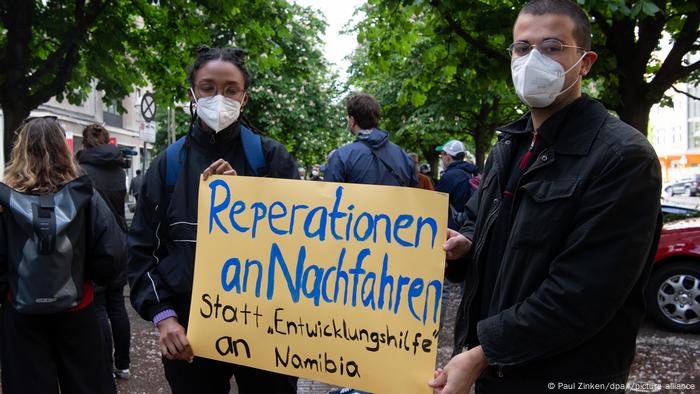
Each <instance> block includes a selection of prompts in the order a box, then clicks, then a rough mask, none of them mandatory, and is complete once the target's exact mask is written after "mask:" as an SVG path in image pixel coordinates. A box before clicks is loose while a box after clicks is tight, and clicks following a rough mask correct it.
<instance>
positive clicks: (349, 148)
mask: <svg viewBox="0 0 700 394" xmlns="http://www.w3.org/2000/svg"><path fill="white" fill-rule="evenodd" d="M346 110H347V121H348V128H349V129H350V132H351V133H352V134H353V135H354V136H355V141H354V142H351V143H349V144H347V145H344V146H342V147H340V148H338V149H337V150H336V151H335V152H334V153H333V154H332V155H330V156H329V158H328V165H327V166H326V171H325V173H324V177H323V179H324V180H325V181H329V182H348V183H364V184H373V185H393V186H416V185H418V178H417V177H416V171H415V169H414V165H413V161H412V160H411V158H410V157H408V155H407V154H406V152H404V150H403V149H401V148H400V147H399V146H398V145H396V144H394V143H393V142H391V141H390V140H389V133H387V132H386V131H384V130H381V129H379V128H378V126H379V117H380V108H379V103H378V102H377V100H376V99H375V98H374V97H372V96H371V95H369V94H366V93H357V94H353V95H351V96H350V97H349V98H348V99H347V103H346Z"/></svg>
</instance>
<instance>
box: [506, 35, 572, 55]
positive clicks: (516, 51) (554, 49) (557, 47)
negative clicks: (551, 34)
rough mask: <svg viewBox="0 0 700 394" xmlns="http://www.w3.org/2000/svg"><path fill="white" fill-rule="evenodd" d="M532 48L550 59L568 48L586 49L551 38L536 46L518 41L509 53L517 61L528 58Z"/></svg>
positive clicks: (511, 46)
mask: <svg viewBox="0 0 700 394" xmlns="http://www.w3.org/2000/svg"><path fill="white" fill-rule="evenodd" d="M532 48H537V49H538V50H539V51H540V53H541V54H543V55H545V56H549V57H556V56H557V55H559V54H560V53H562V52H563V51H564V49H566V48H576V49H580V50H582V51H585V49H583V48H581V47H579V46H576V45H566V44H564V43H563V42H561V41H559V40H556V39H554V38H550V39H547V40H544V41H542V42H541V43H539V44H537V45H535V44H530V43H528V42H524V41H516V42H514V43H512V44H510V46H508V53H510V57H511V58H512V59H517V58H519V57H523V56H527V55H529V54H530V51H532Z"/></svg>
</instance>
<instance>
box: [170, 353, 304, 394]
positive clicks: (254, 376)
mask: <svg viewBox="0 0 700 394" xmlns="http://www.w3.org/2000/svg"><path fill="white" fill-rule="evenodd" d="M163 368H164V369H165V378H166V379H168V383H169V384H170V389H171V390H172V393H173V394H199V393H210V394H228V393H229V390H230V389H231V384H230V380H231V376H235V378H236V383H237V384H238V393H239V394H249V393H270V394H273V393H274V394H296V392H297V378H295V377H291V376H287V375H281V374H278V373H274V372H268V371H263V370H261V369H255V368H251V367H245V366H242V365H234V364H228V363H224V362H221V361H214V360H210V359H208V358H200V357H195V358H194V361H193V362H192V364H190V363H188V362H186V361H181V360H167V359H163Z"/></svg>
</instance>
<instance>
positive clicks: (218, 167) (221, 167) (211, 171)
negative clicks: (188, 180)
mask: <svg viewBox="0 0 700 394" xmlns="http://www.w3.org/2000/svg"><path fill="white" fill-rule="evenodd" d="M211 175H237V174H236V170H234V169H233V167H231V164H229V162H227V161H226V160H224V159H219V160H217V161H215V162H213V163H211V165H210V166H209V167H207V168H206V169H205V170H204V171H203V172H202V180H204V181H206V180H207V179H208V178H209V177H210V176H211Z"/></svg>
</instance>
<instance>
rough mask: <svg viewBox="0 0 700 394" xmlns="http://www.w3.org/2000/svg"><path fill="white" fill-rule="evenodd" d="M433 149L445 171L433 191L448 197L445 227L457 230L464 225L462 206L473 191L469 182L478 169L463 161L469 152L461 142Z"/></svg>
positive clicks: (449, 143) (449, 142)
mask: <svg viewBox="0 0 700 394" xmlns="http://www.w3.org/2000/svg"><path fill="white" fill-rule="evenodd" d="M435 149H436V150H437V151H439V152H440V160H441V161H442V166H443V168H444V169H445V172H444V173H443V174H442V177H440V180H439V181H438V183H437V185H435V190H437V191H439V192H443V193H447V194H449V195H450V206H449V209H450V214H449V216H448V219H447V227H449V228H451V229H452V230H459V229H460V228H461V227H462V224H464V218H463V217H464V215H463V212H464V209H465V208H464V206H465V205H467V201H469V198H471V196H472V193H473V190H474V187H473V186H472V183H471V182H470V181H471V180H472V178H474V177H475V176H477V175H478V173H479V168H478V167H477V166H475V165H474V164H473V163H470V162H467V161H465V160H464V158H465V157H466V155H467V154H468V153H469V152H467V150H466V149H465V148H464V144H463V143H462V142H461V141H457V140H451V141H448V142H447V143H446V144H445V145H442V146H438V147H437V148H435ZM470 156H471V155H470Z"/></svg>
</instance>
